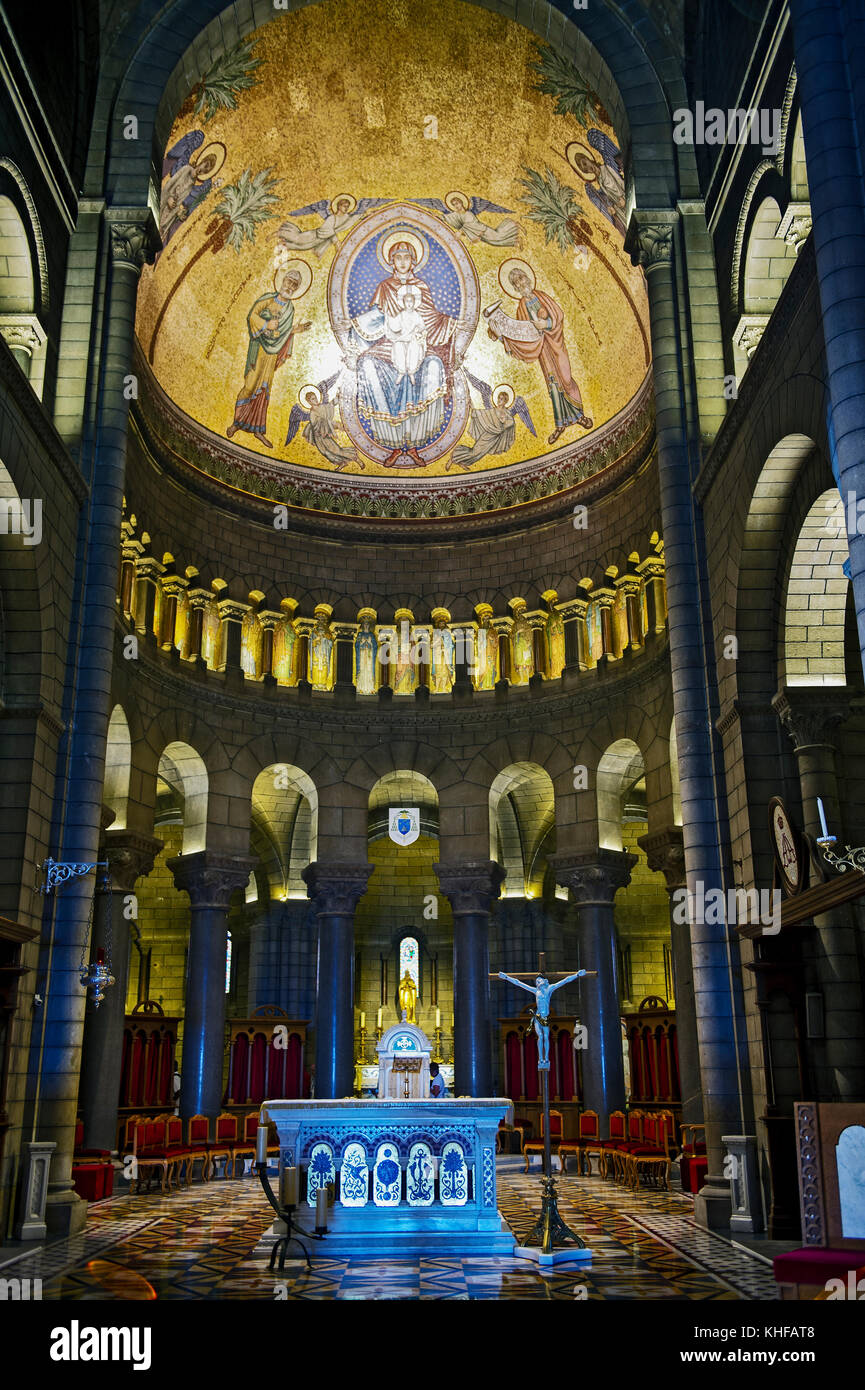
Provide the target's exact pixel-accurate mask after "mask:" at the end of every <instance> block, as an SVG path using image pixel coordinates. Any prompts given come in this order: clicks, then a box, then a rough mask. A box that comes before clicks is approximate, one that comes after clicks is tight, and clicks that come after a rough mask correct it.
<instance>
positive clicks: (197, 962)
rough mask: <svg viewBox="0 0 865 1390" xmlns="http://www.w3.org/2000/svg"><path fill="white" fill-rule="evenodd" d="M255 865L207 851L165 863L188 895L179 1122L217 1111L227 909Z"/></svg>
mask: <svg viewBox="0 0 865 1390" xmlns="http://www.w3.org/2000/svg"><path fill="white" fill-rule="evenodd" d="M256 863H257V860H256V859H254V858H250V857H248V856H246V855H235V854H215V853H213V852H212V851H210V850H200V851H199V852H198V853H197V854H181V855H180V856H179V857H178V858H176V859H169V860H168V861H167V864H168V868H169V869H170V870H171V872H172V873H173V875H174V882H175V884H176V886H177V887H178V888H179V889H180V890H181V892H184V893H188V894H189V903H190V909H191V920H190V928H189V956H188V960H187V966H186V999H185V1002H184V1015H183V1061H182V1063H181V1067H180V1077H181V1092H180V1096H181V1114H182V1115H183V1117H184V1119H188V1118H189V1116H190V1115H208V1116H211V1115H218V1114H219V1112H220V1110H221V1108H222V1067H223V1055H224V1051H225V1037H224V1034H225V952H226V948H227V945H228V907H229V903H230V902H231V895H232V893H234V892H235V891H236V890H237V889H238V888H243V887H244V886H245V884H246V883H247V882H248V881H249V875H250V873H251V871H252V869H253V868H254V867H255V864H256Z"/></svg>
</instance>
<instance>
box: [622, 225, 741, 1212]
mask: <svg viewBox="0 0 865 1390" xmlns="http://www.w3.org/2000/svg"><path fill="white" fill-rule="evenodd" d="M678 224H679V213H678V211H674V210H673V209H670V208H658V209H653V210H648V209H641V210H637V211H635V212H634V213H633V214H632V217H631V224H630V226H629V228H628V236H627V242H626V245H627V249H628V250H629V251H630V253H631V259H632V260H633V261H634V262H635V264H639V265H641V266H642V267H643V269H644V271H645V274H646V283H647V287H648V294H649V316H650V320H651V327H652V373H653V379H654V384H655V408H656V416H655V418H656V430H657V436H658V477H659V482H660V494H661V519H662V522H663V532H664V559H665V561H666V579H667V615H668V624H667V626H668V640H669V645H670V669H671V673H672V682H673V708H674V712H675V716H676V734H677V744H678V753H679V781H680V787H681V794H682V821H683V833H684V845H685V868H686V872H687V878H688V890H689V893H690V894H691V895H692V897H691V898H690V899H689V902H696V901H697V897H696V895H697V892H698V885H700V886H701V887H702V890H703V892H704V893H708V892H709V891H710V890H712V889H715V890H717V891H721V892H723V891H724V888H725V881H724V868H725V866H724V864H723V863H722V856H721V843H722V842H721V837H720V835H719V830H718V825H719V820H721V819H722V816H723V815H725V814H726V812H725V808H724V807H722V806H719V801H718V797H719V795H720V794H722V793H719V779H720V768H719V767H718V766H717V765H716V757H715V748H714V746H713V741H712V739H713V734H712V731H713V728H714V719H715V715H716V692H715V690H714V685H713V682H714V672H713V667H712V659H711V655H710V651H711V648H710V646H709V642H710V637H709V634H708V633H707V632H706V631H705V629H704V626H703V617H704V613H703V607H702V604H703V599H704V591H703V582H704V574H703V570H702V568H701V566H700V564H699V563H698V547H699V545H700V544H701V542H702V536H703V519H702V515H701V513H700V511H699V509H698V507H697V505H696V502H695V499H694V493H693V481H694V474H695V471H696V469H697V467H698V466H699V462H700V459H699V451H698V450H697V449H696V448H693V451H692V446H691V443H690V441H691V439H692V438H694V437H695V431H694V425H693V422H692V421H690V419H689V418H688V416H687V414H686V411H687V402H688V399H689V391H688V387H687V383H686V380H685V365H684V364H685V363H686V361H688V360H693V345H692V344H691V342H690V341H689V340H688V339H687V338H686V337H685V336H684V334H685V331H686V329H685V322H686V319H685V316H683V315H682V313H681V304H680V300H679V294H678V289H677V285H678V278H679V277H678V276H677V264H676V263H677V261H678V258H679V255H680V239H681V231H680V228H679V225H678ZM702 915H703V917H704V918H705V917H706V916H714V914H706V913H704V914H702ZM691 961H692V966H693V975H694V998H695V1005H696V1015H697V1033H698V1038H699V1044H700V1074H701V1077H702V1082H703V1114H704V1120H705V1125H706V1148H707V1152H708V1159H709V1163H708V1173H707V1175H706V1181H705V1184H704V1186H703V1188H702V1189H701V1191H700V1192H699V1193H698V1195H697V1199H696V1202H695V1211H696V1215H697V1219H698V1220H699V1221H700V1222H701V1224H703V1225H706V1226H716V1227H723V1226H726V1225H727V1224H728V1223H729V1220H730V1211H731V1199H730V1183H729V1180H728V1179H727V1178H725V1176H724V1145H723V1144H722V1142H721V1137H722V1135H724V1134H742V1133H743V1132H745V1129H744V1127H745V1124H746V1121H747V1117H746V1114H745V1104H746V1102H745V1097H744V1095H743V1090H742V1078H743V1077H745V1076H747V1075H748V1056H747V1045H746V1038H747V1032H746V1029H745V1024H744V1007H743V1000H742V992H741V984H740V982H739V975H740V969H739V958H738V944H737V942H735V941H733V940H731V934H730V933H729V931H728V929H727V926H726V925H725V924H724V923H723V921H722V922H715V921H711V922H707V921H705V920H703V921H692V922H691Z"/></svg>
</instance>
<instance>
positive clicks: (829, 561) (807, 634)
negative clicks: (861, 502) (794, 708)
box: [781, 487, 850, 685]
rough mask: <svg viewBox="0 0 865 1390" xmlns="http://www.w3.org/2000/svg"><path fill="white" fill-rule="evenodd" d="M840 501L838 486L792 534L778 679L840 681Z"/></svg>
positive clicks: (843, 592)
mask: <svg viewBox="0 0 865 1390" xmlns="http://www.w3.org/2000/svg"><path fill="white" fill-rule="evenodd" d="M848 556H849V550H848V546H847V527H846V524H845V516H844V503H843V500H842V498H841V495H840V493H839V492H838V489H837V488H835V487H831V488H827V490H826V491H825V492H824V493H823V494H822V496H820V497H818V498H817V500H816V501H815V502H814V503H813V504H812V506H811V508H810V510H809V512H808V515H807V516H806V517H805V520H804V522H803V523H802V528H801V530H800V531H799V535H798V537H797V539H796V548H795V550H794V552H793V564H792V567H791V569H790V573H789V576H788V578H787V589H786V594H785V602H784V615H783V616H784V646H783V657H782V661H781V667H782V681H783V682H784V683H785V684H786V685H846V683H847V676H846V671H845V665H844V622H845V614H846V609H847V593H848V590H849V587H850V581H849V580H848V578H847V576H846V575H845V573H844V570H843V568H842V567H843V565H844V562H845V561H846V560H847V559H848Z"/></svg>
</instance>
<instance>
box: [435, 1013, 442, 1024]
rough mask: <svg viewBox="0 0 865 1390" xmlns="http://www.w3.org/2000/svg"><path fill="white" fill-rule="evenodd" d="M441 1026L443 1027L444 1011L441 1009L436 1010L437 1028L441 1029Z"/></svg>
mask: <svg viewBox="0 0 865 1390" xmlns="http://www.w3.org/2000/svg"><path fill="white" fill-rule="evenodd" d="M441 1026H442V1011H441V1009H436V1028H441Z"/></svg>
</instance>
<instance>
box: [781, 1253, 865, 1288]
mask: <svg viewBox="0 0 865 1390" xmlns="http://www.w3.org/2000/svg"><path fill="white" fill-rule="evenodd" d="M862 1260H863V1254H862V1250H854V1249H852V1248H851V1249H849V1250H832V1249H830V1248H829V1247H828V1246H825V1245H805V1246H803V1247H802V1248H801V1249H800V1250H788V1251H787V1252H786V1254H784V1255H776V1256H775V1258H774V1260H773V1261H772V1272H773V1273H774V1275H775V1280H776V1282H777V1284H778V1289H779V1293H780V1295H781V1298H782V1300H784V1301H788V1300H791V1299H792V1300H796V1299H817V1298H828V1290H827V1289H826V1284H827V1282H828V1280H830V1279H842V1280H843V1281H844V1283H845V1285H848V1279H849V1276H850V1271H851V1270H852V1271H853V1272H854V1278H855V1279H856V1281H857V1282H858V1280H859V1278H860V1277H862V1275H863V1269H862V1268H861V1266H862ZM848 1287H849V1285H848Z"/></svg>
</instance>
